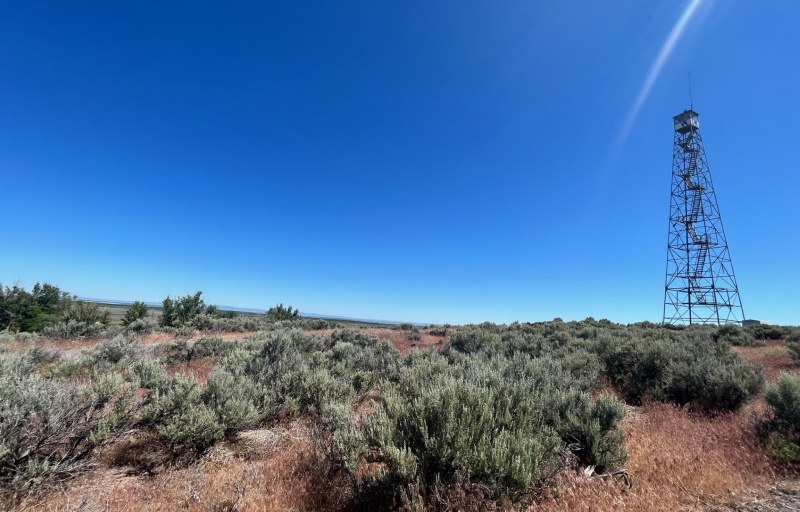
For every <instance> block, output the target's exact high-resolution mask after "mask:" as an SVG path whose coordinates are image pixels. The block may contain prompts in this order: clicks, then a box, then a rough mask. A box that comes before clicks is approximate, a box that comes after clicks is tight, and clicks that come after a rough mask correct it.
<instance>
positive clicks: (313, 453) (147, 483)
mask: <svg viewBox="0 0 800 512" xmlns="http://www.w3.org/2000/svg"><path fill="white" fill-rule="evenodd" d="M249 434H250V435H249V436H245V439H242V440H241V441H239V442H238V443H235V444H231V443H227V444H221V445H218V446H216V447H215V448H213V449H212V450H211V451H209V452H208V453H207V454H206V455H205V456H204V457H203V458H202V459H200V460H198V461H197V462H195V463H194V464H192V465H190V466H189V467H182V468H173V469H169V470H166V471H163V472H162V473H161V474H158V475H156V476H130V475H128V474H126V472H125V470H124V468H114V467H112V468H106V469H103V470H100V471H95V472H93V473H91V474H88V475H86V476H84V477H82V478H80V479H78V480H76V481H74V482H72V484H71V485H70V486H69V487H68V488H67V489H65V490H64V492H62V493H60V494H52V495H50V496H48V497H46V498H45V499H43V500H39V501H37V500H30V501H26V502H23V503H21V504H19V506H18V509H19V510H27V511H32V512H34V511H35V512H40V511H41V512H44V511H63V510H76V509H78V508H79V506H80V505H81V504H82V505H83V507H84V508H83V510H107V511H120V512H128V511H130V512H139V511H142V510H147V511H152V512H161V511H165V512H166V511H172V510H190V511H223V510H241V511H245V510H257V511H295V510H296V511H304V510H315V511H329V510H330V511H333V510H343V509H344V508H346V507H347V506H348V504H349V503H350V502H351V500H352V494H351V490H350V489H351V486H350V485H349V482H347V481H346V477H345V476H344V474H343V473H341V472H340V471H338V469H337V468H336V466H335V465H332V464H331V463H330V461H329V460H328V459H327V458H326V457H325V452H326V449H325V447H324V444H325V443H326V442H327V441H326V440H324V439H319V438H317V437H316V435H315V434H314V433H313V432H312V431H311V430H310V429H309V428H308V427H306V426H305V425H303V424H302V423H301V422H295V423H292V424H291V425H289V427H288V428H277V429H273V430H263V431H254V432H251V433H249Z"/></svg>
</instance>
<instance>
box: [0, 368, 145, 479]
mask: <svg viewBox="0 0 800 512" xmlns="http://www.w3.org/2000/svg"><path fill="white" fill-rule="evenodd" d="M36 366H37V364H36V362H35V361H34V360H33V359H32V358H31V356H30V354H28V355H22V356H6V355H0V482H2V484H3V485H2V486H0V488H2V489H3V492H4V493H10V494H18V493H31V492H37V491H38V490H39V489H40V488H41V487H42V486H43V485H46V484H47V483H48V482H58V481H62V480H64V479H66V478H70V477H72V476H74V475H75V474H77V472H79V471H80V470H82V469H84V468H86V467H87V466H88V464H89V463H90V457H91V454H92V451H93V450H94V449H95V448H96V447H97V446H98V445H100V444H102V443H104V442H107V441H109V440H112V439H114V438H116V437H117V436H119V435H121V433H122V432H124V431H125V430H127V429H128V428H130V426H131V425H132V421H133V419H132V418H133V413H134V406H133V392H134V390H133V388H131V387H130V386H128V385H126V384H125V383H124V382H123V381H122V379H121V377H120V376H119V375H116V374H113V373H111V374H108V375H102V376H99V377H98V378H95V379H91V380H89V381H85V382H83V383H74V382H70V381H63V380H60V379H52V378H44V377H42V376H41V375H39V373H38V372H36V371H35V369H36Z"/></svg>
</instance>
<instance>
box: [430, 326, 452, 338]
mask: <svg viewBox="0 0 800 512" xmlns="http://www.w3.org/2000/svg"><path fill="white" fill-rule="evenodd" d="M428 334H430V335H431V336H447V335H448V334H450V331H448V330H447V327H444V326H443V325H432V326H430V327H428Z"/></svg>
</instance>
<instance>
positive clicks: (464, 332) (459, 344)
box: [448, 326, 500, 354]
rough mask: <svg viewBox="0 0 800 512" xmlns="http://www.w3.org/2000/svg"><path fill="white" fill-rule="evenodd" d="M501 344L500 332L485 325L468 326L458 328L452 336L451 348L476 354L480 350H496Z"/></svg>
mask: <svg viewBox="0 0 800 512" xmlns="http://www.w3.org/2000/svg"><path fill="white" fill-rule="evenodd" d="M499 345H500V334H498V333H497V332H495V330H494V329H491V330H490V329H487V328H486V327H485V326H482V327H476V326H466V327H462V328H460V329H459V330H457V331H456V332H455V333H453V335H451V336H450V343H449V345H448V346H449V348H452V349H454V350H457V351H459V352H463V353H465V354H474V353H476V352H478V351H480V350H494V349H495V348H496V347H497V346H499Z"/></svg>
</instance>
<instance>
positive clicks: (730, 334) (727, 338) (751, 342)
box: [714, 325, 766, 347]
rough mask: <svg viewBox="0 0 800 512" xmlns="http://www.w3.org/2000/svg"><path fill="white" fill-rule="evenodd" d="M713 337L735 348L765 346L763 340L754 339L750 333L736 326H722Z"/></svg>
mask: <svg viewBox="0 0 800 512" xmlns="http://www.w3.org/2000/svg"><path fill="white" fill-rule="evenodd" d="M714 336H715V338H716V339H717V340H719V341H723V342H725V343H730V344H731V345H734V346H737V347H763V346H764V345H766V343H765V342H764V340H763V339H756V338H755V337H754V336H753V333H752V331H750V330H748V329H744V328H742V327H739V326H738V325H723V326H722V327H720V328H719V329H717V332H716V334H715V335H714Z"/></svg>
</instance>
